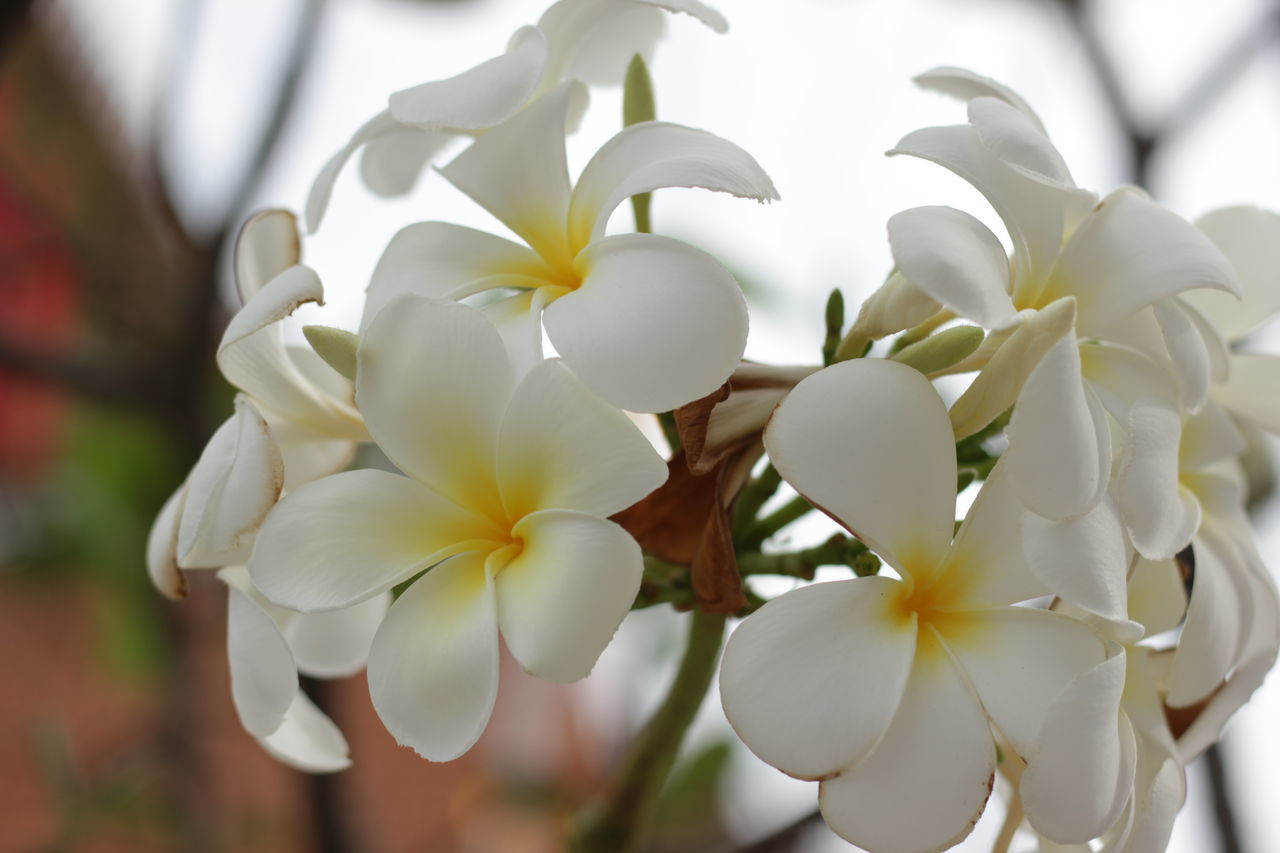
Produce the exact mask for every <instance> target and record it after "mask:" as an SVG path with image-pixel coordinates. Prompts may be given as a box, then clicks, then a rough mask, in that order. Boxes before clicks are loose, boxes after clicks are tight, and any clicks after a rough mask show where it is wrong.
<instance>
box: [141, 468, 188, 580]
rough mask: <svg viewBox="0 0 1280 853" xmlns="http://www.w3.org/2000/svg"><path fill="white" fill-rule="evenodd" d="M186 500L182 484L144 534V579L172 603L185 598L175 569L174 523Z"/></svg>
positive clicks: (185, 489)
mask: <svg viewBox="0 0 1280 853" xmlns="http://www.w3.org/2000/svg"><path fill="white" fill-rule="evenodd" d="M186 501H187V484H186V483H183V484H182V485H181V486H179V487H178V488H177V490H176V491H175V492H174V493H173V494H172V495H170V496H169V499H168V500H166V501H165V502H164V506H162V507H160V512H159V513H157V514H156V520H155V521H153V522H151V530H150V531H148V533H147V576H148V577H150V578H151V584H152V586H154V587H155V588H156V589H157V590H159V592H160V594H161V595H163V596H164V597H165V598H169V599H173V600H174V601H177V600H178V599H181V598H185V597H186V595H187V578H186V576H185V575H184V574H183V573H182V569H180V568H178V522H179V521H181V519H182V510H183V507H184V505H185V504H186Z"/></svg>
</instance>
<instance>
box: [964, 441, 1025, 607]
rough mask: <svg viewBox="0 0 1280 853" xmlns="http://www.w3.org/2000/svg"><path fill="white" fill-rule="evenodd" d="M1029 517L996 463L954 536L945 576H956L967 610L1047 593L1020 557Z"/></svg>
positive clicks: (1005, 471) (1005, 468)
mask: <svg viewBox="0 0 1280 853" xmlns="http://www.w3.org/2000/svg"><path fill="white" fill-rule="evenodd" d="M1027 515H1028V513H1027V511H1026V510H1025V509H1023V507H1022V502H1021V501H1019V500H1018V496H1017V494H1016V492H1015V491H1014V488H1013V483H1012V481H1011V477H1010V474H1009V466H1008V465H1005V464H1001V463H997V464H996V466H995V467H994V468H993V469H992V470H991V473H990V474H988V475H987V479H986V481H985V482H984V483H983V484H982V490H981V491H979V492H978V497H977V498H976V499H975V500H974V502H973V506H971V507H970V508H969V513H968V514H967V515H966V516H965V519H964V523H963V524H962V525H960V529H959V530H958V531H956V536H955V542H954V543H953V544H952V546H951V550H949V551H948V552H947V560H946V568H945V569H944V570H943V571H945V572H949V573H950V572H954V573H956V578H957V581H958V582H959V583H961V584H963V586H962V587H961V592H960V598H959V599H958V601H960V600H962V601H963V602H964V606H965V607H966V608H969V607H972V608H982V607H991V606H992V605H998V604H1015V603H1017V602H1019V601H1026V600H1027V599H1030V598H1036V597H1038V596H1041V595H1044V594H1045V593H1047V592H1048V591H1049V590H1048V589H1047V588H1046V587H1045V585H1044V583H1043V582H1042V581H1041V580H1040V579H1039V578H1037V577H1036V574H1034V573H1033V570H1034V569H1037V568H1038V567H1036V565H1035V563H1034V562H1030V561H1028V560H1027V559H1026V558H1024V556H1023V549H1022V526H1023V524H1024V523H1025V522H1024V517H1025V516H1027Z"/></svg>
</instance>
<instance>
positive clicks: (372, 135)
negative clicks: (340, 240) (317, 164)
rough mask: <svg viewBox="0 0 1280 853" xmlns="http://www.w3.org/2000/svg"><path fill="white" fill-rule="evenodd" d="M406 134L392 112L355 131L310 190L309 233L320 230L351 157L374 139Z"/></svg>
mask: <svg viewBox="0 0 1280 853" xmlns="http://www.w3.org/2000/svg"><path fill="white" fill-rule="evenodd" d="M403 131H404V125H403V124H401V123H400V122H398V121H396V120H395V119H394V118H393V117H392V116H391V111H390V110H383V111H382V112H380V113H378V114H377V115H375V116H374V117H373V118H371V119H369V120H368V121H366V122H365V123H364V124H362V125H360V127H359V128H357V129H356V132H355V133H353V134H352V135H351V139H350V140H348V141H347V144H346V145H344V146H343V147H342V148H340V149H339V150H338V151H337V152H335V153H334V155H333V156H332V157H330V158H329V159H328V160H327V161H326V162H325V164H324V166H323V167H321V169H320V172H319V173H318V174H317V175H316V177H315V180H314V181H313V182H312V183H311V189H310V191H308V193H307V203H306V205H305V207H304V218H305V219H306V223H307V231H308V232H315V230H316V229H317V228H319V227H320V223H321V221H323V219H324V214H325V211H326V210H328V208H329V200H330V199H331V198H332V196H333V185H334V184H335V183H336V182H337V180H338V175H339V174H340V173H341V172H342V168H343V167H344V166H346V165H347V161H348V160H350V159H351V155H353V154H355V153H356V151H358V150H359V149H360V148H361V146H363V145H364V144H365V143H367V142H369V141H371V140H374V139H377V138H379V137H382V136H386V135H388V134H398V133H401V132H403Z"/></svg>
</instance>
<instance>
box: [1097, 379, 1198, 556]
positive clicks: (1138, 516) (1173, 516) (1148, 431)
mask: <svg viewBox="0 0 1280 853" xmlns="http://www.w3.org/2000/svg"><path fill="white" fill-rule="evenodd" d="M1128 427H1129V440H1128V443H1127V444H1126V445H1125V450H1124V456H1123V457H1122V458H1121V460H1120V466H1119V470H1118V471H1117V472H1116V494H1117V501H1118V505H1119V508H1120V515H1121V518H1123V519H1124V523H1125V528H1126V529H1127V530H1128V531H1129V537H1130V539H1132V540H1133V545H1134V547H1135V548H1137V549H1138V552H1139V553H1140V554H1142V556H1144V557H1146V558H1147V559H1149V560H1162V559H1166V558H1168V557H1172V556H1173V555H1174V554H1177V553H1178V552H1179V551H1181V550H1182V549H1183V548H1185V547H1186V546H1187V544H1188V543H1189V542H1190V541H1191V537H1192V536H1193V535H1194V534H1195V532H1196V529H1197V528H1198V527H1199V526H1200V507H1199V504H1197V503H1196V502H1195V500H1194V499H1193V498H1191V496H1190V495H1189V494H1186V493H1185V490H1184V489H1182V488H1180V486H1179V483H1178V443H1179V439H1180V438H1181V436H1182V416H1181V414H1180V413H1179V412H1178V409H1177V408H1176V407H1175V406H1174V405H1173V404H1172V403H1170V402H1168V401H1167V400H1162V399H1161V398H1159V397H1152V396H1147V397H1143V398H1141V399H1139V400H1138V402H1136V403H1135V404H1134V405H1133V408H1132V410H1131V411H1130V413H1129V423H1128Z"/></svg>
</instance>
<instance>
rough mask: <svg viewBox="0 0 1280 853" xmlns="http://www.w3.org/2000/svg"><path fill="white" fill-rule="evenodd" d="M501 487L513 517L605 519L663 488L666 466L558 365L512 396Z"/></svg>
mask: <svg viewBox="0 0 1280 853" xmlns="http://www.w3.org/2000/svg"><path fill="white" fill-rule="evenodd" d="M497 465H498V486H499V489H500V490H501V492H502V502H503V506H504V507H505V508H506V510H507V515H508V517H510V518H521V517H523V516H525V515H527V514H529V513H531V512H536V511H537V510H540V509H552V508H555V509H565V510H579V511H581V512H588V513H591V514H592V515H596V516H600V517H605V516H609V515H613V514H614V513H615V512H620V511H621V510H624V509H626V508H627V507H629V506H631V505H632V504H634V503H635V502H637V501H638V500H640V499H641V498H643V497H644V496H645V495H647V494H649V493H650V492H652V491H653V490H654V489H656V488H658V486H660V485H662V483H663V482H665V481H666V479H667V466H666V465H665V464H664V463H663V461H662V458H661V457H660V456H658V454H657V453H656V452H655V451H654V449H653V445H651V444H650V443H649V440H648V439H647V438H645V437H644V435H643V434H642V433H641V432H640V430H639V429H638V428H637V427H636V426H635V424H634V423H632V422H631V419H630V418H628V417H627V416H626V415H624V414H623V413H622V412H620V411H618V409H616V408H614V407H613V406H610V405H609V404H608V403H606V402H604V401H603V400H601V399H600V398H599V397H597V396H595V395H594V394H592V393H591V392H590V391H588V390H587V389H586V387H585V386H584V385H583V384H582V383H581V382H580V381H579V380H578V379H577V377H575V376H574V375H573V373H572V372H570V371H569V369H568V368H567V367H565V366H564V364H563V363H562V362H561V361H560V360H559V359H554V360H552V361H545V362H543V363H542V364H540V365H538V366H537V367H536V368H534V369H533V370H532V371H530V373H529V375H528V376H526V377H525V379H524V381H523V382H521V383H520V385H519V387H517V388H516V390H515V393H514V394H513V395H512V397H511V404H510V406H508V408H507V411H506V414H505V416H504V417H503V419H502V429H501V431H500V433H499V437H498V455H497Z"/></svg>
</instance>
